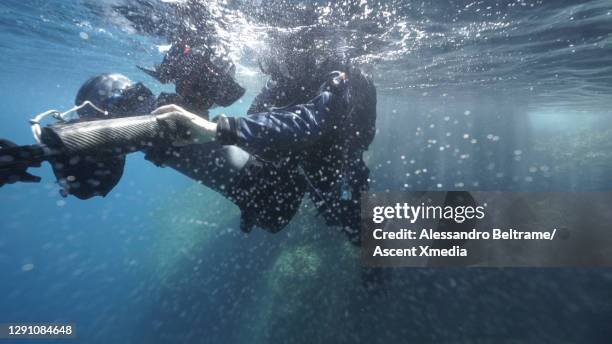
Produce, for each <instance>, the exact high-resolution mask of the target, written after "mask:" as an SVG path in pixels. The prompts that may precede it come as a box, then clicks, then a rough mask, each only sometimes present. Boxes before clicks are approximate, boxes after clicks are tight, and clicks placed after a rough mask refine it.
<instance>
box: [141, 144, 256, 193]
mask: <svg viewBox="0 0 612 344" xmlns="http://www.w3.org/2000/svg"><path fill="white" fill-rule="evenodd" d="M147 158H148V159H149V160H153V159H151V154H147ZM252 159H253V158H252V157H251V155H250V154H249V153H247V152H245V151H244V150H242V149H240V148H238V147H236V146H224V145H221V144H219V143H218V142H215V141H212V142H208V143H204V144H198V145H189V146H185V147H181V148H172V149H169V150H167V151H165V152H164V156H163V158H162V159H159V160H158V161H159V162H161V163H162V164H163V165H165V166H168V167H171V168H173V169H175V170H177V171H179V172H180V173H182V174H184V175H186V176H188V177H189V178H191V179H194V180H197V181H198V182H200V183H202V184H203V185H205V186H207V187H209V188H211V189H213V190H215V191H217V192H219V193H221V194H222V195H224V196H227V195H228V193H229V192H230V189H231V188H232V187H233V185H236V183H237V182H239V179H240V178H241V177H242V176H243V174H244V170H245V168H247V165H248V164H249V162H250V161H251V160H252ZM154 162H155V161H154Z"/></svg>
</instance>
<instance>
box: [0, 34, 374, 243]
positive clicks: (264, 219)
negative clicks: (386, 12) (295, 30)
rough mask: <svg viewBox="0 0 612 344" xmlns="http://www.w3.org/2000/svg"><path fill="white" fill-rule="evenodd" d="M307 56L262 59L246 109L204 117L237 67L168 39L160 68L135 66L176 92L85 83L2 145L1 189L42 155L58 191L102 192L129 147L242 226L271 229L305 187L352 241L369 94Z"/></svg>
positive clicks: (363, 180)
mask: <svg viewBox="0 0 612 344" xmlns="http://www.w3.org/2000/svg"><path fill="white" fill-rule="evenodd" d="M289 57H290V56H289ZM305 62H306V61H303V60H301V61H292V60H290V59H286V60H284V61H280V62H278V63H275V64H272V63H267V65H266V66H265V67H263V66H262V69H263V70H264V72H266V73H267V74H268V75H270V81H269V82H268V83H267V85H266V87H264V89H263V90H262V92H261V93H260V94H259V95H258V96H257V97H256V99H255V101H254V102H253V104H252V106H251V107H250V109H249V111H248V113H247V115H246V116H245V117H228V116H218V117H217V118H216V119H215V120H213V121H211V120H210V119H209V118H208V109H209V108H211V107H212V106H214V105H221V106H229V105H231V104H232V103H234V102H235V101H236V100H237V99H239V98H240V97H241V96H242V95H243V94H244V89H243V88H242V87H241V86H240V85H238V83H236V81H235V80H234V78H233V73H234V71H235V67H234V65H233V64H232V63H231V61H230V60H229V59H228V58H227V56H226V55H225V54H223V53H219V52H218V50H214V49H211V48H209V47H208V46H206V45H197V44H194V43H192V42H189V41H178V42H175V43H174V44H173V45H172V48H171V49H170V51H169V52H168V53H167V54H166V56H165V57H164V60H163V62H162V63H161V64H160V65H158V66H156V68H154V69H146V68H141V69H143V70H144V71H145V72H147V73H148V74H149V75H151V76H153V77H154V78H156V79H157V80H158V81H160V82H162V83H173V84H174V85H175V87H176V94H168V93H162V94H160V95H159V96H158V97H155V96H154V95H153V93H152V92H151V91H150V90H149V89H148V88H146V87H145V86H144V85H143V84H142V83H133V82H131V81H130V80H129V79H127V78H126V77H124V76H121V75H118V74H103V75H99V76H96V77H94V78H92V79H90V80H88V81H87V82H86V83H85V84H84V85H83V86H82V87H81V89H80V90H79V92H78V93H77V97H76V100H75V103H76V104H77V105H78V106H77V108H76V110H77V112H78V115H79V118H78V119H77V120H74V121H63V122H60V123H59V124H55V125H51V126H47V127H44V128H42V127H40V124H39V122H40V121H39V120H36V119H35V120H33V121H32V124H33V130H34V132H35V137H36V138H37V140H38V141H39V142H40V143H41V144H40V145H32V146H23V147H13V146H12V144H11V143H10V142H4V143H3V144H2V146H0V148H2V149H0V163H2V162H8V163H6V164H4V163H3V164H0V185H1V184H3V183H10V182H16V181H36V180H35V179H36V177H35V176H31V175H29V174H28V173H27V168H28V167H32V166H38V165H40V163H41V162H42V161H44V160H48V161H49V162H50V163H51V166H52V168H53V171H54V173H55V175H56V177H57V178H58V181H59V183H60V185H61V186H62V187H63V194H64V195H68V194H72V195H74V196H76V197H78V198H80V199H87V198H90V197H93V196H98V195H99V196H105V195H106V194H108V192H110V190H111V189H112V188H113V187H114V186H115V185H116V184H117V183H118V181H119V180H120V178H121V174H122V172H123V168H124V164H125V154H128V153H131V152H134V151H142V152H144V153H145V158H146V159H148V160H150V161H152V162H154V163H155V164H156V165H158V166H168V167H171V168H173V169H175V170H177V171H179V172H181V173H183V174H185V175H187V176H189V177H190V178H192V179H194V180H197V181H199V182H201V183H202V184H204V185H206V186H208V187H210V188H211V189H213V190H215V191H217V192H219V193H221V194H222V195H224V196H225V197H227V198H228V199H230V200H231V201H233V202H234V203H235V204H236V205H237V206H238V207H239V208H240V209H241V229H242V230H244V231H246V232H248V231H250V230H251V229H252V228H254V227H260V228H262V229H265V230H268V231H271V232H277V231H279V230H280V229H282V228H283V227H285V226H286V224H287V223H288V222H289V221H290V220H291V218H292V217H293V215H294V214H295V213H296V211H297V209H298V207H299V205H300V204H301V201H302V198H303V196H304V195H305V193H306V192H308V194H309V195H310V197H311V199H312V200H313V201H314V203H315V205H316V206H317V208H318V210H319V213H320V214H322V215H323V216H324V218H325V220H326V222H327V223H328V224H329V225H331V226H337V227H339V228H341V229H342V230H343V231H344V232H345V233H346V234H347V235H348V236H349V238H350V240H351V241H352V242H353V243H356V244H359V242H360V238H359V226H360V199H359V197H360V192H362V191H365V190H367V187H368V174H369V171H368V169H367V167H366V165H365V163H364V162H363V159H362V155H363V152H364V151H365V150H366V149H367V148H368V145H369V144H370V143H371V141H372V139H373V137H374V132H375V130H374V123H375V118H376V90H375V88H374V86H373V83H372V81H371V80H370V79H369V78H368V77H367V76H365V75H364V74H363V73H362V72H361V71H360V70H359V69H357V68H354V67H351V66H348V65H347V64H343V63H340V62H337V61H332V59H330V60H328V61H325V63H322V64H320V65H317V64H316V63H315V61H309V62H310V63H308V64H305ZM56 115H57V114H56ZM62 115H63V114H60V115H59V116H56V117H59V119H63V118H62Z"/></svg>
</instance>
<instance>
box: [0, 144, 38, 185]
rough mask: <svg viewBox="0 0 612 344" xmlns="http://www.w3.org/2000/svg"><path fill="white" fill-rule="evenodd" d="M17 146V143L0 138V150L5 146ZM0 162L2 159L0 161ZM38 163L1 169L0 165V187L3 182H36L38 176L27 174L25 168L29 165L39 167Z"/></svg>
mask: <svg viewBox="0 0 612 344" xmlns="http://www.w3.org/2000/svg"><path fill="white" fill-rule="evenodd" d="M11 147H17V145H16V144H15V143H13V142H11V141H9V140H4V139H0V151H2V149H5V148H11ZM0 162H2V161H0ZM39 166H40V163H35V164H31V165H29V166H24V167H11V168H8V169H3V168H1V167H0V187H1V186H3V185H4V184H13V183H17V182H24V183H38V182H40V177H38V176H35V175H32V174H29V173H28V172H27V169H28V168H29V167H39Z"/></svg>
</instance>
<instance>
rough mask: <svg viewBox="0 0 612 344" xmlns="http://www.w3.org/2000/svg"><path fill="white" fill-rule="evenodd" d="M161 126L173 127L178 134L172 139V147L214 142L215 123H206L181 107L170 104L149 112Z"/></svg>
mask: <svg viewBox="0 0 612 344" xmlns="http://www.w3.org/2000/svg"><path fill="white" fill-rule="evenodd" d="M151 115H155V116H156V118H157V121H158V122H159V123H160V124H162V125H164V124H165V125H175V126H176V127H177V128H179V133H178V135H176V137H175V138H173V142H172V144H173V145H174V146H179V147H180V146H187V145H191V144H198V143H206V142H209V141H212V140H214V138H215V135H216V133H217V123H214V122H211V121H208V120H206V119H204V118H202V117H200V116H198V115H196V114H194V113H192V112H189V111H187V110H185V109H183V108H182V107H180V106H178V105H175V104H170V105H165V106H161V107H159V108H157V109H155V110H154V111H153V112H151Z"/></svg>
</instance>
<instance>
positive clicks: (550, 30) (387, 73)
mask: <svg viewBox="0 0 612 344" xmlns="http://www.w3.org/2000/svg"><path fill="white" fill-rule="evenodd" d="M273 2H274V3H275V4H274V5H268V6H265V3H267V2H266V1H252V2H249V1H237V2H235V3H234V2H233V3H231V5H224V2H217V1H212V2H209V4H210V6H211V7H212V8H213V9H214V11H212V12H213V14H214V15H213V19H214V20H213V21H215V20H216V21H219V22H226V23H229V25H225V26H224V27H223V28H222V30H221V31H220V34H222V35H223V38H224V39H225V40H228V41H231V42H232V43H233V45H232V47H233V50H232V54H233V56H234V58H235V60H236V62H237V63H238V65H239V68H238V78H239V80H240V81H241V83H243V84H244V85H245V86H246V88H247V90H248V91H247V94H246V95H245V97H244V98H243V99H242V100H241V101H240V102H239V103H237V104H236V105H233V106H232V107H230V108H227V109H216V110H215V112H216V113H219V112H226V113H228V114H234V115H241V114H243V113H245V111H246V108H247V107H248V104H249V103H250V101H251V100H252V99H253V97H254V96H255V95H256V94H257V91H258V90H259V88H260V87H261V86H262V84H263V81H264V80H265V78H264V77H263V76H262V75H261V73H259V72H258V70H257V68H256V64H255V62H254V61H253V60H252V58H251V57H252V52H254V51H259V50H261V48H262V45H265V43H262V42H264V40H263V37H264V34H265V33H266V32H267V31H269V30H272V29H287V28H288V27H292V26H293V27H295V26H298V25H299V24H300V22H299V20H298V19H299V16H301V15H303V14H304V12H302V11H300V10H295V11H289V14H286V13H285V14H283V16H281V15H278V13H276V14H275V12H274V11H276V10H279V11H280V10H282V9H283V6H286V7H292V6H295V5H296V4H298V5H300V4H301V5H303V6H301V7H300V8H302V7H305V8H308V6H306V5H304V4H309V3H308V2H286V1H285V2H282V1H273ZM119 3H122V1H119V0H117V1H86V0H82V1H77V0H65V1H34V0H27V1H13V0H5V1H3V2H2V3H1V4H0V62H1V63H0V85H2V88H1V90H2V92H0V104H1V107H0V108H1V109H2V111H0V121H1V123H2V125H1V126H0V137H3V138H8V139H10V140H12V141H15V142H17V143H20V144H27V143H32V142H33V139H32V137H31V134H30V132H29V128H28V119H30V118H31V117H33V116H34V115H35V114H37V113H40V112H42V111H45V110H47V109H50V108H57V109H67V108H69V107H71V106H72V104H73V101H74V95H75V93H76V90H78V88H79V86H80V85H81V83H82V82H83V81H85V80H86V79H87V78H89V77H90V76H91V75H94V74H97V73H101V72H109V71H113V72H114V71H116V72H121V73H123V74H125V75H127V76H128V77H130V78H132V79H133V80H142V81H143V82H145V83H146V84H147V86H149V87H151V88H152V89H153V90H154V92H156V93H157V92H160V91H162V90H168V89H169V88H168V86H162V85H159V84H157V83H156V82H154V80H152V79H151V78H149V77H147V76H145V75H143V74H142V73H141V72H139V71H138V69H137V68H136V67H135V65H136V64H140V65H152V64H153V63H156V62H159V61H160V60H161V59H162V57H163V54H162V53H161V52H160V50H159V47H160V46H161V45H164V44H165V41H164V40H163V38H160V37H153V36H148V35H145V34H142V33H139V32H138V31H137V30H135V28H134V27H132V26H131V25H130V24H129V23H128V22H127V21H126V20H125V19H124V18H122V17H121V16H119V15H118V14H117V13H116V12H113V10H112V5H116V4H119ZM317 3H318V2H312V3H311V4H315V5H313V6H314V7H315V8H314V9H315V10H316V13H317V15H318V16H319V18H320V20H319V21H318V25H320V32H321V37H322V38H321V39H322V40H323V41H334V42H335V43H334V44H336V45H337V46H338V47H340V48H341V49H342V50H343V51H345V52H347V53H348V54H349V56H350V57H351V58H352V60H353V61H354V62H355V63H357V64H359V65H360V66H362V68H363V69H364V70H367V71H369V72H370V73H372V75H373V77H374V80H375V83H376V84H377V87H378V91H379V93H378V95H379V103H378V117H379V118H378V123H377V128H378V132H377V138H376V140H375V142H374V144H373V145H372V146H371V149H370V151H369V152H368V153H367V158H368V161H367V162H368V165H369V166H370V168H371V170H372V188H373V189H375V190H382V189H395V190H423V189H441V190H446V189H468V190H470V189H471V190H528V191H541V190H548V191H549V190H555V191H575V190H588V191H593V190H607V191H610V190H611V189H612V177H610V176H611V175H612V174H611V172H612V153H611V152H612V122H611V121H610V119H611V118H612V110H611V109H612V106H611V105H612V98H611V97H610V94H611V93H612V64H611V63H610V61H612V4H611V3H610V2H609V1H605V0H602V1H552V0H549V1H527V0H525V1H455V2H452V3H451V4H441V3H440V2H439V1H414V2H409V1H395V2H394V1H382V2H380V3H379V2H374V1H362V2H356V3H355V4H353V3H352V2H351V4H353V5H352V6H346V7H342V6H340V5H333V4H332V5H327V4H326V5H323V4H320V5H317ZM250 6H255V7H257V8H259V10H258V11H260V12H261V11H263V14H261V13H260V12H257V11H254V10H252V8H251V7H250ZM292 8H293V7H292ZM266 10H267V11H271V13H273V14H274V15H273V16H272V17H273V18H275V20H264V19H262V18H267V17H265V16H264V14H265V11H266ZM307 10H312V8H310V9H306V10H303V11H307ZM254 12H257V13H259V14H261V16H256V15H252V14H253V13H254ZM292 16H293V17H292ZM222 26H223V25H222ZM126 166H127V168H126V170H125V173H124V176H123V178H122V180H121V182H120V183H119V185H118V186H117V187H116V188H115V189H114V190H113V191H112V192H111V193H110V194H109V195H108V196H107V197H106V198H95V199H92V200H88V201H80V200H77V199H75V198H66V199H64V198H62V197H61V196H60V195H59V193H58V186H57V185H56V184H55V182H54V178H53V175H52V172H51V170H50V168H49V166H48V165H45V166H43V167H42V168H40V169H37V170H36V171H35V172H36V173H37V174H38V175H40V176H41V177H42V178H43V181H42V183H40V184H17V185H9V186H5V187H3V188H2V189H0V218H1V219H2V220H0V272H1V277H0V323H5V322H71V323H75V324H76V326H77V331H78V339H76V340H75V341H74V342H82V343H108V342H113V341H114V342H118V343H185V342H188V343H243V342H249V343H252V342H257V343H260V342H261V343H266V342H306V343H311V342H351V343H353V342H359V341H364V342H390V341H396V342H417V343H422V342H485V343H489V342H491V343H498V342H504V341H507V342H532V343H542V342H544V343H548V342H551V343H552V342H554V343H557V342H572V343H578V342H580V343H582V342H597V343H604V342H609V338H611V337H612V327H611V326H610V323H611V321H612V271H610V270H608V269H545V270H542V269H469V270H454V269H435V270H434V269H403V270H396V271H394V276H393V281H392V282H390V285H389V286H388V291H387V294H386V295H374V294H370V293H368V292H366V291H364V290H363V289H362V287H361V280H360V276H359V268H358V260H357V258H356V256H355V252H354V250H353V249H352V248H351V247H350V245H348V244H347V243H346V241H345V239H344V238H343V237H342V235H341V234H340V233H336V232H335V231H333V230H329V229H328V228H326V227H325V225H324V224H323V223H322V222H321V220H320V219H319V218H316V217H315V216H314V214H313V212H312V205H311V204H309V203H308V202H306V203H305V204H304V206H303V209H302V211H301V212H300V214H299V215H298V216H297V217H296V218H295V219H294V221H293V222H292V224H291V225H290V226H289V227H288V228H286V229H285V230H283V231H282V232H281V233H279V234H275V235H271V234H268V233H265V232H263V231H259V230H257V231H254V232H253V233H251V234H249V235H245V234H242V233H241V232H240V231H239V230H238V210H237V209H236V208H235V207H234V206H233V205H232V204H231V203H230V202H228V201H226V200H224V199H222V198H221V197H220V196H218V195H216V194H214V193H213V192H212V191H210V190H207V189H206V188H204V187H202V186H200V185H197V184H196V183H194V182H193V181H191V180H189V179H188V178H186V177H183V176H181V175H179V174H178V173H176V172H174V171H172V170H170V169H163V168H157V167H155V166H153V165H152V164H151V163H149V162H147V161H145V160H144V159H143V156H142V155H141V154H133V155H131V156H129V157H128V161H127V164H126ZM1 342H2V340H0V343H1ZM24 342H25V341H24ZM36 342H40V341H36Z"/></svg>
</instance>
